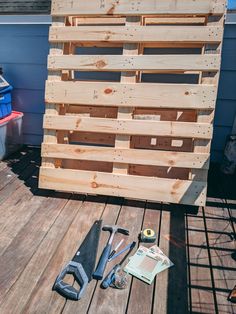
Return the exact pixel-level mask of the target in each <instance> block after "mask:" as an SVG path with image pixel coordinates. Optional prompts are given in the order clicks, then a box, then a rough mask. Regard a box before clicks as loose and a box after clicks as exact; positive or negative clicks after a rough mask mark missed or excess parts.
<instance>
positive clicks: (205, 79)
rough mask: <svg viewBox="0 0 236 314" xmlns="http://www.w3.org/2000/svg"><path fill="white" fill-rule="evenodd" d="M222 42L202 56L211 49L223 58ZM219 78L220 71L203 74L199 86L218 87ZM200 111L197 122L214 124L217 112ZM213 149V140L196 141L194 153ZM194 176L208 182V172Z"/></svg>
mask: <svg viewBox="0 0 236 314" xmlns="http://www.w3.org/2000/svg"><path fill="white" fill-rule="evenodd" d="M223 24H224V17H221V18H219V17H217V18H216V19H215V18H214V17H212V18H211V17H207V18H206V25H217V26H218V27H222V29H223ZM222 40H223V35H222V38H221V44H219V45H218V47H217V49H215V47H211V46H207V45H204V46H203V48H202V55H208V52H210V53H211V52H212V51H211V49H212V48H213V49H212V50H213V51H214V53H215V55H216V56H217V55H218V56H221V50H222ZM219 76H220V71H218V72H217V73H216V75H214V76H213V77H212V73H211V72H209V73H208V72H207V73H204V74H203V73H201V74H200V76H199V84H202V85H207V84H214V85H215V86H218V84H219ZM214 108H215V107H214ZM214 108H213V109H211V110H199V111H198V112H197V119H196V120H197V122H200V123H202V122H204V123H213V119H214V113H215V110H214ZM210 149H211V140H196V141H194V152H199V153H209V152H210ZM192 175H193V176H195V177H197V178H198V179H199V180H200V181H201V180H206V181H207V176H208V171H202V172H200V173H199V172H198V171H197V170H193V171H192Z"/></svg>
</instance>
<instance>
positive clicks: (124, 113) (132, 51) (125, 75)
mask: <svg viewBox="0 0 236 314" xmlns="http://www.w3.org/2000/svg"><path fill="white" fill-rule="evenodd" d="M140 21H141V20H140V17H136V16H128V17H127V18H126V23H125V25H126V26H135V25H140ZM138 49H139V45H138V44H124V47H123V55H137V54H138ZM120 81H121V82H122V83H128V84H132V83H136V81H137V73H136V72H122V73H121V79H120ZM132 113H133V108H129V107H127V108H126V107H119V108H118V114H117V118H118V119H132ZM115 147H116V148H129V147H130V136H129V135H116V140H115ZM113 172H114V173H124V174H126V173H128V165H127V164H120V163H114V164H113Z"/></svg>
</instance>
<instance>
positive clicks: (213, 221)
mask: <svg viewBox="0 0 236 314" xmlns="http://www.w3.org/2000/svg"><path fill="white" fill-rule="evenodd" d="M214 203H215V204H216V206H214ZM220 204H222V206H220ZM204 219H205V221H206V229H207V235H208V241H209V252H210V258H211V263H212V270H213V280H214V289H215V293H216V301H217V305H218V311H219V313H229V314H233V313H235V311H236V305H235V304H233V303H231V302H229V301H228V300H227V297H228V295H229V293H230V291H231V290H232V289H233V287H234V286H235V283H236V272H235V270H236V268H235V260H234V259H233V258H232V254H233V253H234V252H235V240H234V237H233V234H234V230H233V229H232V225H231V221H230V217H229V212H228V208H227V204H226V203H225V202H223V201H222V200H221V199H211V203H210V204H208V205H207V206H206V208H205V211H204Z"/></svg>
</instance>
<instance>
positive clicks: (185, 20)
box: [145, 15, 205, 25]
mask: <svg viewBox="0 0 236 314" xmlns="http://www.w3.org/2000/svg"><path fill="white" fill-rule="evenodd" d="M204 22H205V18H204V17H194V16H191V17H186V15H185V16H182V17H181V16H180V17H177V16H176V17H168V16H166V17H159V16H158V17H146V18H145V24H146V25H158V24H160V25H162V24H167V25H172V24H174V25H178V24H181V25H183V24H189V25H192V24H199V25H201V24H202V25H203V24H204Z"/></svg>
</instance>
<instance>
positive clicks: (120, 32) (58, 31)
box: [49, 25, 223, 43]
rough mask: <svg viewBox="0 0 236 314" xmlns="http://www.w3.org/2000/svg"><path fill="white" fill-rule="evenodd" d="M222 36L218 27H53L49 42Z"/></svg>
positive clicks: (199, 40)
mask: <svg viewBox="0 0 236 314" xmlns="http://www.w3.org/2000/svg"><path fill="white" fill-rule="evenodd" d="M222 34H223V29H222V27H218V26H211V27H210V26H209V27H208V26H198V27H196V26H152V27H150V26H100V25H99V26H97V25H94V26H78V27H76V26H67V27H56V26H52V27H51V28H50V33H49V41H50V42H52V43H65V42H74V43H76V42H80V43H81V42H91V41H92V42H99V41H105V42H117V43H120V42H121V43H137V42H140V43H154V42H157V41H161V42H180V43H183V42H189V43H211V42H212V43H217V42H220V41H221V37H222Z"/></svg>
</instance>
